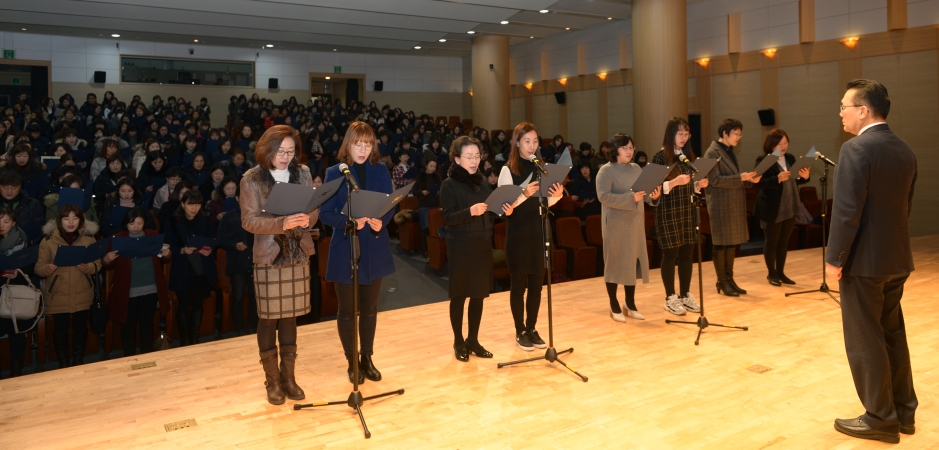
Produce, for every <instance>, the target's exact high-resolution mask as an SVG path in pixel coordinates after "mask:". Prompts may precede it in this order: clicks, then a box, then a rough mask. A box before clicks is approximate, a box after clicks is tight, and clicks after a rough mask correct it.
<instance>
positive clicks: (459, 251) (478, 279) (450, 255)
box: [447, 239, 494, 298]
mask: <svg viewBox="0 0 939 450" xmlns="http://www.w3.org/2000/svg"><path fill="white" fill-rule="evenodd" d="M447 261H448V263H449V265H450V298H467V297H468V298H486V297H488V296H489V293H490V292H492V288H493V286H494V280H493V276H492V243H491V242H490V241H489V240H488V239H481V240H450V239H448V240H447Z"/></svg>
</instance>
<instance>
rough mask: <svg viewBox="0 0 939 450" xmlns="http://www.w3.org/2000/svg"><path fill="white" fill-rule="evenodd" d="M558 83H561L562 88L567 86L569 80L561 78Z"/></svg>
mask: <svg viewBox="0 0 939 450" xmlns="http://www.w3.org/2000/svg"><path fill="white" fill-rule="evenodd" d="M558 83H561V86H567V78H561V79H560V80H558Z"/></svg>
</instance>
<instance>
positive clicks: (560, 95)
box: [554, 92, 567, 105]
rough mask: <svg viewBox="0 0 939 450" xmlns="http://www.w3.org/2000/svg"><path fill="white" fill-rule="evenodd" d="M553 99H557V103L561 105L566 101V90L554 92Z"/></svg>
mask: <svg viewBox="0 0 939 450" xmlns="http://www.w3.org/2000/svg"><path fill="white" fill-rule="evenodd" d="M554 99H555V100H557V101H558V104H559V105H563V104H564V103H566V102H567V93H566V92H555V93H554Z"/></svg>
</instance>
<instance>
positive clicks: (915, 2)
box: [906, 0, 939, 27]
mask: <svg viewBox="0 0 939 450" xmlns="http://www.w3.org/2000/svg"><path fill="white" fill-rule="evenodd" d="M906 12H907V16H908V17H909V20H908V25H909V26H910V27H922V26H926V25H933V24H937V23H939V0H909V2H908V3H907V10H906Z"/></svg>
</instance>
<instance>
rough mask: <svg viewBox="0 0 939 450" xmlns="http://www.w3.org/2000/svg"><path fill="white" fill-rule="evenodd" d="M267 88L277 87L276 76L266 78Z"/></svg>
mask: <svg viewBox="0 0 939 450" xmlns="http://www.w3.org/2000/svg"><path fill="white" fill-rule="evenodd" d="M267 88H268V89H277V78H268V79H267Z"/></svg>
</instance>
